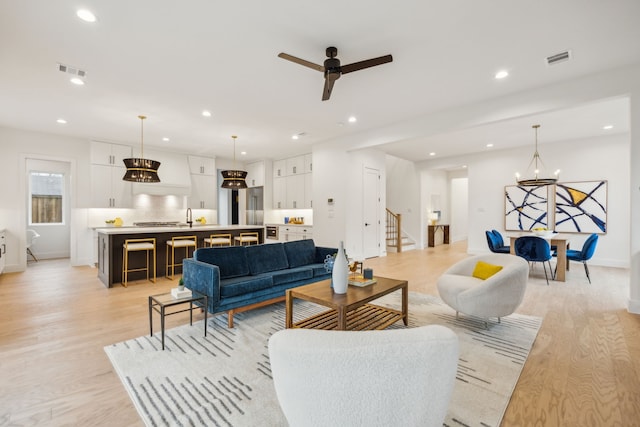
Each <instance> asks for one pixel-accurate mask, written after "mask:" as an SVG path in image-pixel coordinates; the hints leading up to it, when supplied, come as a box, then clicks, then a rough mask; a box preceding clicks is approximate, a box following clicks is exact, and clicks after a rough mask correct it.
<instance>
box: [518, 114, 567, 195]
mask: <svg viewBox="0 0 640 427" xmlns="http://www.w3.org/2000/svg"><path fill="white" fill-rule="evenodd" d="M531 127H532V128H533V129H535V141H536V146H535V152H534V153H533V158H532V159H531V162H529V166H528V167H527V171H526V174H525V176H524V177H523V176H521V175H520V174H519V173H518V172H516V181H517V183H518V185H521V186H524V187H534V186H540V185H552V184H555V183H556V182H557V181H558V178H559V177H560V169H558V170H556V171H555V172H554V173H553V174H550V173H548V172H547V171H546V170H545V168H544V164H543V163H542V159H541V158H540V153H538V128H539V127H540V125H533V126H531Z"/></svg>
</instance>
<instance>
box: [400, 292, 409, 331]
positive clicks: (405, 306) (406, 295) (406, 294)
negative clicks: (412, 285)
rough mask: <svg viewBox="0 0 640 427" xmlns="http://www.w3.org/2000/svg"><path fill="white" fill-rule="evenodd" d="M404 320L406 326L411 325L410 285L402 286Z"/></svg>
mask: <svg viewBox="0 0 640 427" xmlns="http://www.w3.org/2000/svg"><path fill="white" fill-rule="evenodd" d="M402 320H403V322H404V324H405V326H408V325H409V286H408V285H405V286H403V287H402Z"/></svg>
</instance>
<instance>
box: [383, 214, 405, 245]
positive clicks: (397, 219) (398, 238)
mask: <svg viewBox="0 0 640 427" xmlns="http://www.w3.org/2000/svg"><path fill="white" fill-rule="evenodd" d="M387 246H393V247H395V248H396V251H398V252H402V214H396V213H393V212H391V211H390V210H389V209H388V208H387Z"/></svg>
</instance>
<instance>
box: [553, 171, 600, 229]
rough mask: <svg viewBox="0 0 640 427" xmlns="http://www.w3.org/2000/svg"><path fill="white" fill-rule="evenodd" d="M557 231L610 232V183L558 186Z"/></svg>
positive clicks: (591, 182)
mask: <svg viewBox="0 0 640 427" xmlns="http://www.w3.org/2000/svg"><path fill="white" fill-rule="evenodd" d="M555 187H556V191H555V231H557V232H574V233H606V232H607V181H583V182H563V183H558V184H556V186H555Z"/></svg>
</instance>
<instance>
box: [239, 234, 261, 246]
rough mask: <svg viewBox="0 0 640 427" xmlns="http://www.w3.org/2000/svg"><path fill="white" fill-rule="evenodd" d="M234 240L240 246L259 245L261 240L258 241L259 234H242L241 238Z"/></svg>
mask: <svg viewBox="0 0 640 427" xmlns="http://www.w3.org/2000/svg"><path fill="white" fill-rule="evenodd" d="M234 240H235V241H236V242H237V243H239V244H240V246H243V245H244V244H245V243H246V244H247V245H251V244H256V245H257V244H258V243H259V240H258V233H257V232H255V233H240V236H236V237H235V238H234Z"/></svg>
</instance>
